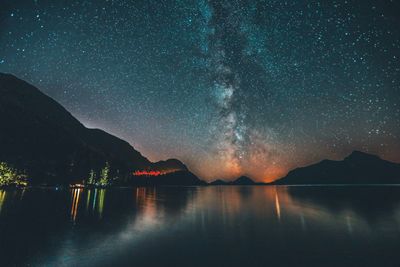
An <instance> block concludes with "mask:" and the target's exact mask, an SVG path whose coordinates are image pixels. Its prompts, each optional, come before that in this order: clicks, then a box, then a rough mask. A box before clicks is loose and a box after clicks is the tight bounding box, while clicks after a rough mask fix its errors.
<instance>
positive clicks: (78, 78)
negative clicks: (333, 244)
mask: <svg viewBox="0 0 400 267" xmlns="http://www.w3.org/2000/svg"><path fill="white" fill-rule="evenodd" d="M398 14H400V5H399V4H398V3H397V2H396V1H369V0H367V1H350V0H347V1H329V3H328V1H307V2H306V1H228V0H221V1H206V0H199V1H172V0H171V1H159V0H157V1H122V0H121V1H111V0H110V1H106V0H99V1H95V0H90V1H75V0H71V1H62V2H61V1H40V0H36V1H22V0H21V1H11V0H6V1H2V2H1V4H0V48H1V49H0V71H1V72H8V73H13V74H15V75H17V76H19V77H20V78H22V79H25V80H27V81H28V82H31V83H32V84H34V85H35V86H37V87H39V88H40V89H41V90H42V91H44V92H45V93H47V94H48V95H50V96H51V97H53V98H54V99H56V100H57V101H59V102H60V103H61V104H63V105H64V106H65V107H66V108H67V109H68V110H69V111H71V113H72V114H74V115H75V116H76V117H77V118H78V119H79V120H81V121H82V122H83V123H84V124H85V125H86V126H88V127H99V128H103V129H105V130H107V131H109V132H111V133H113V134H116V135H118V136H120V137H122V138H124V139H126V140H127V141H129V142H130V143H131V144H132V145H133V146H134V147H135V148H137V149H138V150H140V151H141V152H142V153H143V154H144V155H145V156H147V157H149V158H150V159H151V160H160V159H166V158H170V157H174V158H179V159H181V160H182V161H184V162H185V163H186V164H187V165H188V166H189V168H190V169H191V170H193V171H194V172H195V173H196V174H198V175H200V176H201V177H202V178H205V179H207V180H211V179H214V178H227V179H230V178H234V177H236V176H238V175H241V174H246V175H249V176H252V177H254V178H256V179H258V180H264V181H269V180H272V179H274V178H277V177H280V176H283V175H284V174H285V173H286V172H287V171H289V170H290V169H292V168H295V167H298V166H302V165H306V164H310V163H313V162H316V161H319V160H321V159H323V158H330V159H340V158H342V157H344V156H346V155H347V154H348V153H350V152H351V151H352V150H362V151H366V152H371V153H376V154H378V155H380V156H382V157H383V158H385V159H389V160H393V161H400V153H399V151H400V127H399V125H400V79H399V77H400V62H399V58H400V29H399V27H398V25H400V23H399V22H400V21H399V15H398Z"/></svg>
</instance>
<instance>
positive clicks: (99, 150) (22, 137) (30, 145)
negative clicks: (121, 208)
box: [0, 73, 189, 184]
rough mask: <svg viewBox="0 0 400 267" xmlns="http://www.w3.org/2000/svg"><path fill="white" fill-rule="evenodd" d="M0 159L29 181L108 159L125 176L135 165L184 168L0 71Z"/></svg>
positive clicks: (78, 171) (58, 178)
mask: <svg viewBox="0 0 400 267" xmlns="http://www.w3.org/2000/svg"><path fill="white" fill-rule="evenodd" d="M0 120H1V121H2V126H1V128H2V129H1V131H0V147H1V148H2V149H1V150H0V161H5V162H8V163H10V164H11V165H12V166H14V167H16V168H18V169H20V170H23V171H25V172H26V173H27V174H28V176H30V177H31V178H32V182H33V183H51V184H53V183H55V184H57V183H70V182H79V181H82V180H83V179H84V178H86V177H87V176H88V174H89V172H90V170H92V169H95V170H98V171H99V170H100V169H101V168H103V167H104V165H105V163H106V162H108V163H109V164H110V166H111V174H112V175H115V176H118V177H119V178H120V179H121V180H124V181H128V180H130V179H134V178H135V177H133V178H132V172H133V171H135V170H151V169H156V170H164V169H168V170H173V171H185V172H189V170H188V168H187V167H186V165H185V164H183V163H182V162H181V161H179V160H177V159H168V160H165V161H159V162H151V161H149V160H148V159H147V158H146V157H144V156H143V155H142V154H141V153H140V152H139V151H137V150H136V149H135V148H134V147H133V146H132V145H130V144H129V143H128V142H126V141H125V140H123V139H121V138H119V137H117V136H114V135H111V134H109V133H107V132H106V131H104V130H101V129H90V128H87V127H85V126H84V125H83V124H82V123H81V122H80V121H79V120H78V119H76V118H75V117H74V116H73V115H72V114H71V113H70V112H69V111H68V110H67V109H65V108H64V107H63V106H62V105H61V104H59V103H58V102H57V101H56V100H54V99H53V98H51V97H50V96H47V95H46V94H44V93H43V92H41V91H40V90H39V89H38V88H36V87H35V86H33V85H31V84H29V83H27V82H25V81H23V80H21V79H19V78H17V77H15V76H14V75H11V74H4V73H0Z"/></svg>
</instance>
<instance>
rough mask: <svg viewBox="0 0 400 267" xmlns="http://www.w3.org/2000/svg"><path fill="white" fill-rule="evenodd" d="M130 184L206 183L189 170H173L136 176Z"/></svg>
mask: <svg viewBox="0 0 400 267" xmlns="http://www.w3.org/2000/svg"><path fill="white" fill-rule="evenodd" d="M131 184H132V185H140V186H150V185H180V186H190V185H206V182H204V181H202V180H200V179H199V178H198V177H197V176H196V175H194V174H193V173H191V172H190V171H187V170H183V171H175V172H171V173H168V174H165V175H158V176H146V177H137V178H135V180H133V181H132V182H131Z"/></svg>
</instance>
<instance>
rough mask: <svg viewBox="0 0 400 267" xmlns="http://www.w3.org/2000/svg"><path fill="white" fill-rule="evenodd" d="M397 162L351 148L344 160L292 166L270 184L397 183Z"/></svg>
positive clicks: (399, 171)
mask: <svg viewBox="0 0 400 267" xmlns="http://www.w3.org/2000/svg"><path fill="white" fill-rule="evenodd" d="M397 183H400V164H398V163H394V162H390V161H387V160H384V159H381V158H380V157H379V156H377V155H373V154H369V153H365V152H361V151H357V150H355V151H353V152H352V153H351V154H349V155H348V156H346V157H345V158H344V159H343V160H327V159H324V160H322V161H320V162H317V163H315V164H311V165H309V166H305V167H299V168H295V169H293V170H291V171H289V172H288V174H287V175H286V176H285V177H282V178H280V179H277V180H276V181H274V182H272V183H270V184H294V185H295V184H397Z"/></svg>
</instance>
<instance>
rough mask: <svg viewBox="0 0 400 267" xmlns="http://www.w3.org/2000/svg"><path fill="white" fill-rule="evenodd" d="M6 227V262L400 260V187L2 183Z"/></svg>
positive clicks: (1, 217) (2, 231) (1, 229)
mask: <svg viewBox="0 0 400 267" xmlns="http://www.w3.org/2000/svg"><path fill="white" fill-rule="evenodd" d="M0 236H1V239H0V245H1V248H2V249H1V250H0V257H1V259H3V262H4V263H6V264H4V266H7V265H18V266H24V265H30V266H132V265H136V266H264V265H265V264H268V265H270V266H288V265H295V266H301V265H304V266H315V265H317V266H318V265H319V266H321V265H323V266H349V264H350V263H351V265H353V266H377V265H380V266H398V263H400V261H399V256H397V248H398V247H399V246H400V187H393V188H384V187H349V188H347V187H342V188H335V187H307V188H306V187H272V186H265V187H262V186H261V187H249V186H243V187H234V186H225V187H224V186H220V187H187V188H179V187H169V188H168V187H164V188H163V187H161V188H121V189H82V188H77V189H71V190H69V189H64V190H55V189H52V188H50V189H34V188H32V189H25V190H24V191H22V190H15V189H14V190H0ZM24 251H26V252H24ZM383 257H384V258H385V264H383V265H382V262H381V259H382V258H383ZM328 259H329V260H328ZM354 263H357V264H354Z"/></svg>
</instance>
